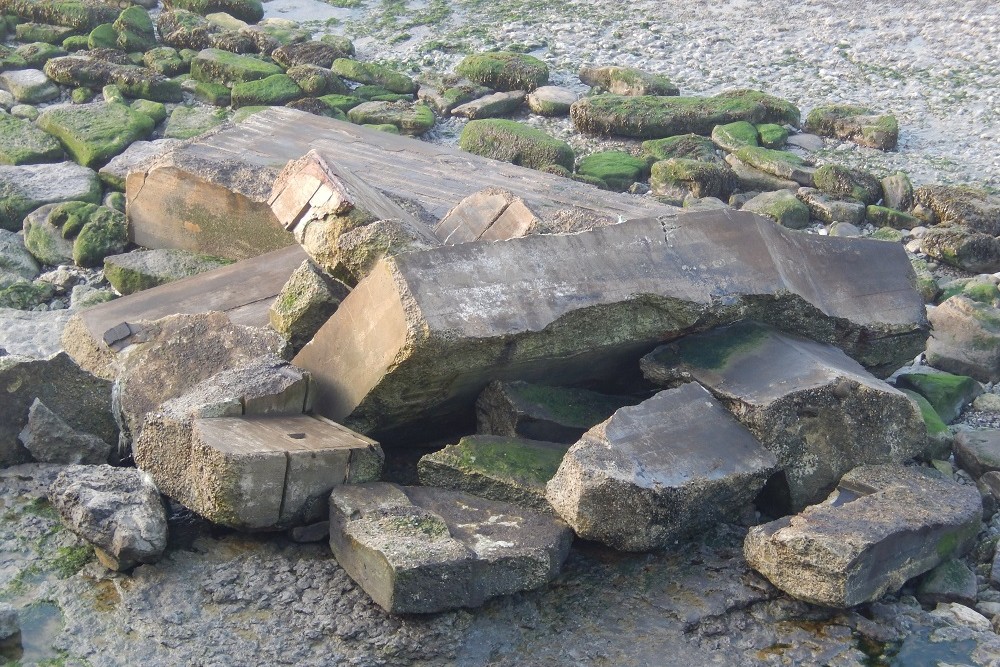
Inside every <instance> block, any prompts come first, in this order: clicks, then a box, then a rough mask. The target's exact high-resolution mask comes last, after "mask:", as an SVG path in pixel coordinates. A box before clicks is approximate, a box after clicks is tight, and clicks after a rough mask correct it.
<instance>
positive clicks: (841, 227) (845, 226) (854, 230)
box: [829, 222, 861, 237]
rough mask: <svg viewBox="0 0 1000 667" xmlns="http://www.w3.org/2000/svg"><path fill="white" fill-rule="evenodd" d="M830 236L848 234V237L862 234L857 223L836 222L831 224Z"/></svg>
mask: <svg viewBox="0 0 1000 667" xmlns="http://www.w3.org/2000/svg"><path fill="white" fill-rule="evenodd" d="M829 233H830V236H848V237H858V236H861V230H860V229H858V227H857V225H852V224H851V223H849V222H835V223H833V224H832V225H830V229H829Z"/></svg>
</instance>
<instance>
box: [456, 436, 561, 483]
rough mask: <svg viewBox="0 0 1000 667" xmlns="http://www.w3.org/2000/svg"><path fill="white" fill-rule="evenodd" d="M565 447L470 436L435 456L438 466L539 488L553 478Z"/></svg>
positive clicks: (553, 444) (510, 439) (527, 441)
mask: <svg viewBox="0 0 1000 667" xmlns="http://www.w3.org/2000/svg"><path fill="white" fill-rule="evenodd" d="M567 449H569V445H568V444H567V445H559V444H556V443H547V442H546V443H541V442H537V441H534V440H525V439H523V438H504V437H499V436H470V437H465V438H462V439H461V440H460V441H459V442H458V444H457V445H451V446H449V447H446V448H445V449H443V450H442V451H441V452H439V453H438V458H440V459H441V460H442V462H451V463H453V464H454V465H455V466H456V467H458V468H460V469H462V470H465V471H471V472H483V473H486V474H488V475H490V476H493V477H504V478H507V479H512V480H516V481H521V482H523V483H526V484H529V485H532V486H542V485H544V484H545V483H546V482H548V481H549V480H550V479H552V477H554V476H555V474H556V471H557V470H558V469H559V464H560V463H562V459H563V455H564V454H565V453H566V450H567Z"/></svg>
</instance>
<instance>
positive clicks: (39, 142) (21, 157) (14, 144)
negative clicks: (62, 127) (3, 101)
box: [0, 114, 63, 165]
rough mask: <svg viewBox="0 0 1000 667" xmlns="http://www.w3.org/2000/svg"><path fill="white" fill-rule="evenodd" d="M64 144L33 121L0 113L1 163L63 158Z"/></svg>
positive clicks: (50, 160) (27, 162) (32, 162)
mask: <svg viewBox="0 0 1000 667" xmlns="http://www.w3.org/2000/svg"><path fill="white" fill-rule="evenodd" d="M62 156H63V150H62V146H61V145H60V144H59V142H58V141H57V140H56V138H55V137H53V136H52V135H50V134H46V133H45V132H43V131H41V130H40V129H38V128H37V127H35V124H34V123H31V122H29V121H26V120H22V119H20V118H16V117H14V116H11V115H8V114H0V164H10V165H17V164H39V163H42V162H58V161H59V160H61V159H62Z"/></svg>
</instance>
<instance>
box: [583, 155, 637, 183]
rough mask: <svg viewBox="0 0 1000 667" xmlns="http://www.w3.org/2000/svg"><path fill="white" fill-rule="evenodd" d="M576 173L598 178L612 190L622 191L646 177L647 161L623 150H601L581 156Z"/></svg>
mask: <svg viewBox="0 0 1000 667" xmlns="http://www.w3.org/2000/svg"><path fill="white" fill-rule="evenodd" d="M576 173H578V174H581V175H583V176H590V177H592V178H598V179H600V180H601V181H603V182H604V183H606V184H607V185H608V187H609V188H611V189H612V190H617V191H619V192H623V191H625V190H628V189H629V187H630V186H631V185H632V184H633V183H635V182H636V181H643V180H645V179H646V178H647V177H648V175H649V162H648V161H647V160H645V159H644V158H638V157H635V156H634V155H631V154H630V153H626V152H625V151H602V152H599V153H592V154H591V155H588V156H587V157H585V158H582V159H581V160H580V163H579V164H578V165H577V167H576Z"/></svg>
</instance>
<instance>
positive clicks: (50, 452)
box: [18, 398, 111, 464]
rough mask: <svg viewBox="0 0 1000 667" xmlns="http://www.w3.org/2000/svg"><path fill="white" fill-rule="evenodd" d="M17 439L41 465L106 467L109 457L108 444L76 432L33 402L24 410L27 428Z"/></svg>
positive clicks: (109, 445) (45, 408)
mask: <svg viewBox="0 0 1000 667" xmlns="http://www.w3.org/2000/svg"><path fill="white" fill-rule="evenodd" d="M18 438H19V439H20V440H21V443H22V444H24V446H25V448H26V449H27V450H28V451H29V452H31V455H32V456H33V457H34V458H35V460H36V461H40V462H42V463H67V464H75V463H82V464H100V463H107V462H108V455H109V454H110V453H111V444H109V443H107V442H104V441H103V440H101V439H100V438H98V437H97V436H96V435H91V434H90V433H81V432H79V431H77V430H76V429H74V428H73V427H72V426H70V425H69V424H67V423H66V422H65V421H63V420H62V419H61V418H60V417H59V415H57V414H55V413H54V412H52V411H51V410H49V409H48V408H47V407H45V404H44V403H42V402H41V401H40V400H38V399H37V398H36V399H35V401H34V402H33V403H32V404H31V407H30V408H29V409H28V424H27V426H25V427H24V430H22V431H21V434H20V435H19V436H18Z"/></svg>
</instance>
